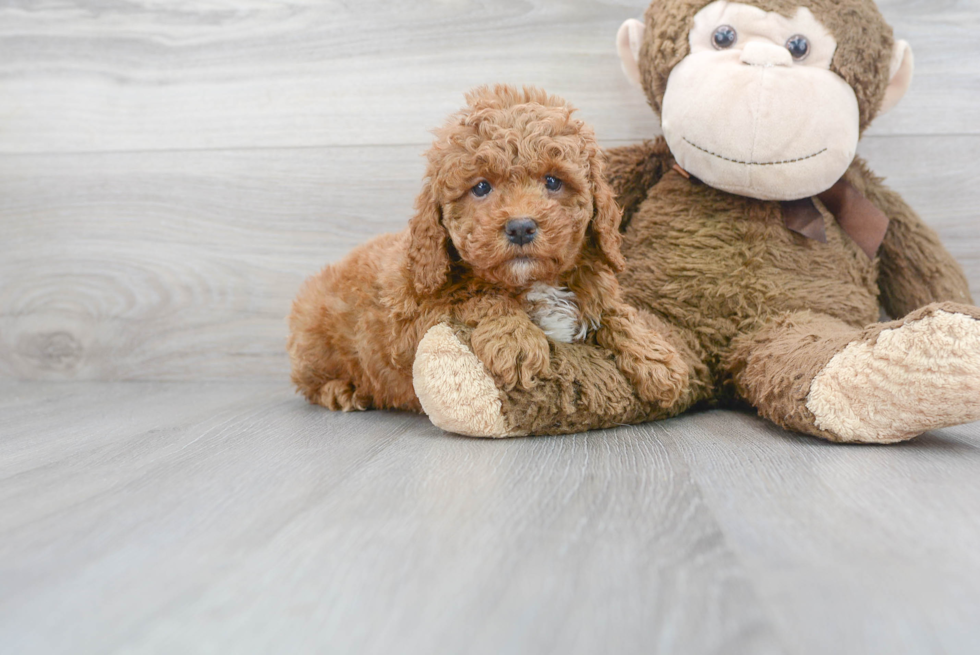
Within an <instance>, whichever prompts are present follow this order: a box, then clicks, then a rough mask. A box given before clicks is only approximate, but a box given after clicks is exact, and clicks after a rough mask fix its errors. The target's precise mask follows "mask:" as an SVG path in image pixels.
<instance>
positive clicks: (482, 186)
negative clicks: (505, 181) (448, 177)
mask: <svg viewBox="0 0 980 655" xmlns="http://www.w3.org/2000/svg"><path fill="white" fill-rule="evenodd" d="M491 191H493V187H492V186H491V185H490V183H489V182H487V181H486V180H480V181H479V182H477V183H476V184H475V185H474V186H473V188H472V189H470V193H472V194H473V195H474V196H476V197H477V198H482V197H483V196H485V195H487V194H488V193H490V192H491Z"/></svg>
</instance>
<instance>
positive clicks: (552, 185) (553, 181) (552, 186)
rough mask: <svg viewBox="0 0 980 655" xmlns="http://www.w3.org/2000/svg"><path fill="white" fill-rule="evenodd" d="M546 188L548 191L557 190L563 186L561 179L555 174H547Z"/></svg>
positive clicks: (545, 177) (545, 178) (545, 179)
mask: <svg viewBox="0 0 980 655" xmlns="http://www.w3.org/2000/svg"><path fill="white" fill-rule="evenodd" d="M544 188H546V189H547V190H548V191H557V190H558V189H560V188H561V180H559V179H558V178H557V177H555V176H554V175H545V176H544Z"/></svg>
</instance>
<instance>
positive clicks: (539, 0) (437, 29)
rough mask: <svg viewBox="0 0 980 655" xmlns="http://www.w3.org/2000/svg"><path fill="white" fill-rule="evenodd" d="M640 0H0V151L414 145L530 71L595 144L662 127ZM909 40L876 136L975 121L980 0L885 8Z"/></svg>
mask: <svg viewBox="0 0 980 655" xmlns="http://www.w3.org/2000/svg"><path fill="white" fill-rule="evenodd" d="M647 4H648V3H647V2H646V0H620V1H587V0H577V1H575V2H566V1H558V0H531V1H517V0H497V1H495V2H478V1H477V0H445V1H436V0H432V1H428V2H426V1H413V2H397V3H392V2H385V1H383V0H362V1H359V2H343V1H341V0H327V1H323V2H311V1H308V0H284V1H282V2H275V3H270V2H264V1H259V0H249V1H241V0H208V1H207V2H193V3H192V2H185V3H159V2H154V1H151V0H130V1H123V0H98V1H95V2H92V1H86V2H80V1H78V0H75V1H68V2H57V3H54V2H28V1H23V0H21V1H14V2H5V3H2V4H0V153H27V152H34V153H37V152H91V151H119V150H171V149H193V150H198V149H213V148H256V147H261V148H279V147H311V146H335V145H365V144H371V145H393V144H423V143H426V142H427V140H428V138H427V133H426V131H427V130H429V129H431V127H432V126H433V125H435V124H437V123H439V122H441V121H442V120H443V118H444V117H445V115H446V114H447V113H449V112H450V111H453V110H455V109H456V108H457V106H458V105H459V104H460V101H461V98H462V94H463V92H464V91H465V90H466V89H468V88H470V87H472V86H475V85H478V84H485V83H494V82H511V83H517V84H537V85H541V86H544V87H545V88H547V89H549V90H550V91H552V92H554V93H559V94H561V95H563V96H565V97H566V98H568V99H569V100H570V101H571V102H572V103H573V104H575V105H577V106H579V107H580V108H581V109H582V116H584V117H585V118H586V119H587V120H589V121H590V122H592V123H593V124H594V125H595V126H596V129H597V132H598V134H599V135H600V136H601V137H602V138H605V139H611V140H615V139H619V140H628V141H635V140H638V139H641V138H647V137H649V136H651V135H652V134H655V133H656V130H657V127H656V126H657V121H656V120H655V118H654V116H653V114H652V113H651V112H650V111H649V109H648V108H647V106H646V103H645V101H644V98H643V96H642V94H641V93H640V92H639V91H638V90H637V89H634V88H632V87H630V86H629V85H628V84H627V82H626V81H625V79H624V77H623V75H622V73H621V71H620V68H619V62H618V59H617V58H616V55H615V48H614V37H615V34H616V30H617V28H618V27H619V25H620V24H621V23H622V21H623V20H625V19H626V18H631V17H639V16H640V15H641V14H642V12H643V9H644V8H645V7H646V5H647ZM879 4H880V6H881V8H882V12H883V13H884V15H885V17H886V18H887V19H888V20H889V21H890V22H891V23H892V24H893V26H894V28H895V30H896V32H897V34H898V35H899V36H900V37H902V38H905V39H907V40H909V41H910V42H911V43H912V44H913V46H914V49H915V52H916V64H917V76H916V81H915V84H914V86H913V89H912V92H911V93H910V94H909V96H908V97H907V99H906V100H905V101H904V103H903V104H901V105H899V107H898V108H897V109H896V110H895V111H894V112H893V113H892V114H890V115H887V116H885V117H883V118H882V119H881V120H880V121H879V122H878V123H877V124H876V125H875V126H874V128H873V130H872V132H871V133H873V134H974V135H976V134H980V131H978V130H980V128H978V125H980V103H978V102H977V93H978V92H977V89H980V66H978V65H977V63H976V62H977V61H978V60H980V42H978V40H977V39H976V38H975V34H976V32H977V29H978V28H980V7H978V6H977V4H976V2H974V1H972V0H959V1H944V2H938V3H937V2H921V1H913V0H891V1H882V2H880V3H879Z"/></svg>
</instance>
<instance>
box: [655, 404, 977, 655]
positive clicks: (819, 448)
mask: <svg viewBox="0 0 980 655" xmlns="http://www.w3.org/2000/svg"><path fill="white" fill-rule="evenodd" d="M655 426H656V431H655V433H656V434H657V435H658V437H659V438H660V439H662V440H663V441H664V442H665V443H667V444H670V445H673V446H676V447H677V448H678V449H679V450H680V451H681V452H682V453H683V455H684V457H685V459H687V461H688V462H689V464H690V467H691V471H692V474H693V475H694V478H695V480H696V481H697V483H698V485H699V486H700V487H701V489H702V490H703V493H704V495H705V498H706V500H707V502H708V504H709V506H710V507H711V509H712V510H713V512H714V515H715V517H716V518H717V519H718V521H719V522H720V523H721V525H722V526H723V530H724V533H725V535H726V537H727V539H728V542H729V543H730V544H731V546H732V548H733V549H734V550H735V551H736V552H737V553H738V556H739V559H740V561H741V562H743V563H744V564H745V566H746V567H747V568H748V569H749V571H751V577H752V580H754V581H756V582H757V588H758V590H759V592H760V594H761V595H762V597H763V599H764V602H765V604H766V606H767V607H768V608H770V610H771V612H772V614H771V616H772V617H773V619H774V620H775V622H776V624H777V625H778V626H779V627H780V628H781V629H782V630H783V631H784V632H790V633H792V634H793V635H794V636H795V638H796V639H798V640H799V643H801V644H805V648H804V651H805V652H813V653H844V652H847V653H863V654H877V653H880V654H882V655H885V654H887V655H892V654H897V653H975V652H978V651H980V622H978V621H977V617H978V616H980V550H978V549H977V548H976V544H980V515H978V514H977V511H976V508H977V507H978V506H980V476H978V475H977V473H978V471H980V423H974V424H971V425H963V426H959V427H956V428H950V429H947V430H939V431H936V432H934V433H931V434H927V435H923V436H921V437H919V438H917V439H915V440H914V441H911V442H908V443H906V444H902V445H899V446H898V447H892V446H889V447H875V446H854V447H843V448H842V447H840V446H835V445H832V444H830V443H826V442H822V441H819V440H816V439H811V438H808V437H804V436H801V435H795V434H791V433H788V432H785V431H783V430H780V429H779V428H777V427H775V426H773V425H772V424H770V423H767V422H766V421H763V420H762V419H759V418H757V417H755V416H752V415H749V414H736V413H732V412H711V413H705V414H695V415H688V416H685V417H682V418H680V419H679V420H676V421H670V422H664V423H658V424H655Z"/></svg>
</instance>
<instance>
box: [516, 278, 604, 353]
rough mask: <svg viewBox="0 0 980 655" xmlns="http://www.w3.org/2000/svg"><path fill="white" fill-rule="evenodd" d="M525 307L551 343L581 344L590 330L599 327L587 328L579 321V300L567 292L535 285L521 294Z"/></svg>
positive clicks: (587, 325)
mask: <svg viewBox="0 0 980 655" xmlns="http://www.w3.org/2000/svg"><path fill="white" fill-rule="evenodd" d="M524 305H525V307H526V309H527V315H528V316H530V317H531V320H532V321H534V324H535V325H537V326H538V327H539V328H541V329H542V330H544V333H545V334H546V335H548V338H549V339H551V340H553V341H558V342H560V343H572V342H574V341H583V340H584V339H585V337H586V336H587V335H588V333H589V330H590V329H592V330H595V329H597V328H598V327H599V326H598V325H589V324H588V323H586V322H585V321H584V320H583V319H582V316H581V314H580V313H579V310H578V299H577V298H576V297H575V293H574V292H573V291H569V290H568V289H564V288H561V287H552V286H549V285H547V284H542V283H540V282H538V283H536V284H534V285H533V286H532V287H531V290H530V291H528V292H527V293H526V294H524Z"/></svg>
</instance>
